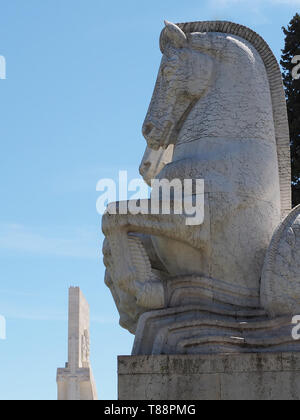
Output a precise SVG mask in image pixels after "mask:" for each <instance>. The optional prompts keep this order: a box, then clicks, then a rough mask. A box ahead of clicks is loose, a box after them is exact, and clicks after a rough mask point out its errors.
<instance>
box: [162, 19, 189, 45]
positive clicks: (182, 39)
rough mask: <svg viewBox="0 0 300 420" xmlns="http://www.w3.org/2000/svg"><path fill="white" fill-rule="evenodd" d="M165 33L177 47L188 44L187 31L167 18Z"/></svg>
mask: <svg viewBox="0 0 300 420" xmlns="http://www.w3.org/2000/svg"><path fill="white" fill-rule="evenodd" d="M165 25H166V28H165V31H166V32H165V33H166V36H167V37H168V39H169V40H170V42H171V43H172V44H173V45H174V46H175V47H176V48H183V47H185V46H186V45H187V37H186V35H185V33H184V32H183V31H182V30H181V29H180V28H179V26H177V25H175V24H174V23H172V22H168V21H167V20H165Z"/></svg>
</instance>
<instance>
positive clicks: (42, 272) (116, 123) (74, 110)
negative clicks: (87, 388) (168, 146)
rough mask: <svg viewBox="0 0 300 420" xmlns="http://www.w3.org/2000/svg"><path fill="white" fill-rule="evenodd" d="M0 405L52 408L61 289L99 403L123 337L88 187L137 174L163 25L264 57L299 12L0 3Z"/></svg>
mask: <svg viewBox="0 0 300 420" xmlns="http://www.w3.org/2000/svg"><path fill="white" fill-rule="evenodd" d="M0 4H1V14H0V55H3V56H5V58H6V62H7V79H6V80H0V96H1V101H0V115H1V153H0V161H1V164H0V179H1V184H0V191H1V208H0V315H3V316H5V318H6V321H7V340H5V341H3V340H2V341H0V360H1V369H0V399H55V398H56V383H55V377H56V368H57V367H63V366H64V363H65V362H66V357H67V293H68V287H69V286H71V285H73V286H80V287H81V289H82V291H83V293H84V294H85V296H86V298H87V299H88V301H89V303H90V308H91V318H92V322H91V338H92V364H93V370H94V376H95V378H96V382H97V388H98V393H99V397H100V398H101V399H115V398H117V355H118V354H130V351H131V346H132V342H133V336H132V335H130V334H129V333H128V332H127V331H125V330H123V329H122V328H120V327H119V325H118V315H117V311H116V309H115V306H114V303H113V300H112V298H111V296H110V292H109V290H108V289H107V288H106V287H105V286H104V283H103V278H104V267H103V263H102V257H101V245H102V241H103V236H102V233H101V218H100V216H99V215H98V214H97V212H96V200H97V198H98V194H99V193H97V192H96V184H97V181H98V180H99V179H100V178H107V177H117V175H118V171H119V170H128V171H129V174H130V175H131V176H137V174H138V171H137V168H138V165H139V162H140V160H141V157H142V154H143V151H144V148H145V141H144V139H143V137H142V135H141V125H142V122H143V119H144V116H145V113H146V111H147V107H148V104H149V101H150V98H151V94H152V90H153V87H154V82H155V79H156V74H157V70H158V66H159V61H160V51H159V48H158V38H159V34H160V30H161V29H162V27H163V19H168V20H170V21H174V22H184V21H194V20H214V19H221V20H231V21H234V22H237V23H241V24H244V25H246V26H249V27H250V28H252V29H254V30H255V31H256V32H258V33H259V34H260V35H262V36H263V37H264V38H265V40H266V41H267V42H268V43H269V44H270V46H271V48H272V49H273V51H274V53H275V55H276V56H277V58H279V56H280V49H281V48H282V47H283V34H282V31H281V26H282V25H287V24H288V22H289V21H290V19H291V18H292V16H293V15H294V14H295V12H297V11H298V12H299V9H300V0H290V1H289V0H264V1H260V0H251V1H248V0H245V1H242V0H212V1H200V0H198V1H196V0H188V1H184V2H183V1H182V0H163V1H161V0H152V1H151V2H146V1H141V0H127V1H121V0H119V1H116V0H115V1H102V0H43V1H41V0H26V1H24V0H10V1H3V0H0Z"/></svg>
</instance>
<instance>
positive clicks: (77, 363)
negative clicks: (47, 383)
mask: <svg viewBox="0 0 300 420" xmlns="http://www.w3.org/2000/svg"><path fill="white" fill-rule="evenodd" d="M89 331H90V310H89V305H88V303H87V301H86V299H85V297H84V296H83V294H82V292H81V290H80V289H79V287H70V289H69V327H68V362H67V363H66V367H65V368H59V369H57V391H58V400H73V401H74V400H96V399H97V392H96V385H95V381H94V377H93V373H92V369H91V365H90V337H89V336H90V332H89Z"/></svg>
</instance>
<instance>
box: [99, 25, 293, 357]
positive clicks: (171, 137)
mask: <svg viewBox="0 0 300 420" xmlns="http://www.w3.org/2000/svg"><path fill="white" fill-rule="evenodd" d="M160 48H161V51H162V53H163V58H162V62H161V66H160V69H159V73H158V78H157V83H156V86H155V90H154V93H153V97H152V100H151V104H150V107H149V111H148V113H147V116H146V119H145V122H144V125H143V134H144V137H145V139H146V141H147V146H148V148H147V150H146V153H145V156H144V159H143V162H142V164H141V166H140V170H141V173H142V175H143V176H144V179H145V181H146V182H147V183H149V180H150V178H151V177H152V176H153V177H154V176H155V177H156V178H158V179H159V180H162V179H166V180H169V181H172V180H174V179H179V180H181V181H182V182H183V181H184V180H186V179H193V180H196V179H203V180H204V182H205V194H204V198H205V200H204V201H205V202H204V210H205V216H204V222H203V224H201V225H199V226H187V225H186V223H185V216H184V215H180V214H130V213H128V214H110V213H106V214H105V215H104V217H103V232H104V234H105V236H106V241H105V245H104V255H105V264H106V267H107V272H106V283H107V285H108V286H109V287H110V289H111V291H112V294H113V296H114V299H115V302H116V305H117V307H118V309H119V312H120V322H121V325H122V326H124V327H125V328H127V329H129V330H130V331H131V332H133V333H135V334H136V340H135V345H134V349H133V353H134V354H161V353H167V354H168V353H201V352H202V353H203V352H220V351H225V350H226V351H274V350H278V349H280V350H291V349H298V347H299V345H298V343H296V342H294V341H293V340H292V336H291V317H290V315H292V313H294V312H295V311H296V310H297V309H298V308H299V310H300V302H299V303H298V304H297V302H298V301H297V297H296V298H295V296H292V297H291V296H290V295H291V294H293V290H295V289H294V288H293V287H291V286H290V287H289V290H290V292H289V293H290V295H289V293H286V294H285V295H283V294H282V292H281V291H282V290H283V289H284V288H285V287H284V284H285V283H284V282H289V280H290V279H291V278H293V281H294V283H295V284H296V285H297V287H296V289H299V296H298V297H299V298H300V271H299V265H298V262H297V253H298V254H299V235H300V234H299V230H297V229H296V228H295V226H298V225H297V223H298V220H299V219H298V214H299V213H300V210H299V209H298V210H297V209H296V211H295V210H294V213H293V218H292V223H294V225H293V226H294V231H293V232H294V236H293V238H292V239H291V235H290V236H289V238H290V242H289V244H290V251H289V252H290V254H289V261H288V264H286V265H284V261H281V260H278V259H277V260H276V253H277V252H278V253H279V254H280V252H282V251H281V250H282V249H286V247H284V245H282V241H284V240H285V239H284V237H283V238H282V235H286V230H287V229H290V228H291V226H290V225H288V227H287V229H280V228H278V226H280V224H281V221H282V219H283V218H284V217H285V216H287V215H288V214H289V212H290V211H291V193H290V155H289V132H288V122H287V115H286V106H285V98H284V92H283V87H282V81H281V73H280V69H279V66H278V64H277V62H276V59H275V58H274V56H273V54H272V52H271V51H270V49H269V47H268V46H267V44H266V43H265V42H264V41H263V40H262V38H260V37H259V36H258V35H257V34H255V33H254V32H253V31H251V30H250V29H248V28H245V27H243V26H241V25H236V24H233V23H230V22H194V23H186V24H177V25H175V24H172V23H170V22H166V26H165V28H164V30H163V31H162V34H161V38H160ZM295 212H296V213H295ZM290 219H291V216H288V220H290ZM286 224H288V222H285V225H284V226H286ZM276 228H278V229H279V230H278V229H277V233H276V235H277V236H276V238H277V237H278V235H279V239H277V241H275V239H273V241H272V244H271V249H272V251H269V252H268V253H267V250H268V248H269V246H270V243H271V239H272V236H273V233H274V231H275V230H276ZM281 232H283V233H282V235H281ZM295 232H296V233H295ZM280 235H281V236H280ZM297 235H298V236H297ZM295 237H296V239H295ZM281 239H282V241H281ZM277 244H280V246H281V248H280V246H277ZM270 252H271V254H272V257H273V260H274V258H275V260H276V263H277V268H278V265H279V270H280V267H283V266H284V268H285V273H284V274H283V275H282V276H281V278H280V281H279V283H280V282H281V284H280V287H279V286H278V287H277V284H279V283H278V279H277V280H276V281H275V282H274V279H275V277H274V276H272V268H270V267H269V266H270V264H271V265H272V262H271V263H270V261H271V260H270V255H269V254H270ZM266 253H267V259H266V263H265V266H264V260H265V257H266ZM283 259H284V255H283ZM273 260H272V261H273ZM273 265H274V264H273ZM263 266H264V270H263ZM272 267H273V266H272ZM270 273H271V274H270ZM291 273H292V274H291ZM277 274H278V273H277ZM278 275H279V276H280V275H281V274H280V273H279V274H278ZM282 283H283V284H282ZM291 298H293V302H294V303H293V305H291V304H288V301H289V299H291ZM295 302H296V303H295ZM280 308H281V309H280ZM284 308H286V309H284Z"/></svg>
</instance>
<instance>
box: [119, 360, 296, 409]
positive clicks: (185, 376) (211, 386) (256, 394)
mask: <svg viewBox="0 0 300 420" xmlns="http://www.w3.org/2000/svg"><path fill="white" fill-rule="evenodd" d="M118 375H119V400H165V401H166V400H299V399H300V353H243V354H212V355H170V356H167V355H155V356H119V358H118Z"/></svg>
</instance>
